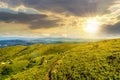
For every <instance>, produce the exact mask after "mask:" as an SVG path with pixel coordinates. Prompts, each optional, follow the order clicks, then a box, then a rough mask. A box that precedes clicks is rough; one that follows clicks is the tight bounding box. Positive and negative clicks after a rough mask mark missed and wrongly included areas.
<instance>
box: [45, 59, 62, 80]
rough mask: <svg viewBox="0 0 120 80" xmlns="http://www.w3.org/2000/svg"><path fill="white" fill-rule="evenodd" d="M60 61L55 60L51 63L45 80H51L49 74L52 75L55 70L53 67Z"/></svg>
mask: <svg viewBox="0 0 120 80" xmlns="http://www.w3.org/2000/svg"><path fill="white" fill-rule="evenodd" d="M59 60H60V59H57V60H56V61H55V62H53V64H52V65H51V66H50V68H49V70H48V74H47V77H46V80H52V79H51V75H52V74H51V73H52V70H53V69H54V68H55V65H56V64H57V63H58V61H59Z"/></svg>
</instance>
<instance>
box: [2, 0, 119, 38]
mask: <svg viewBox="0 0 120 80" xmlns="http://www.w3.org/2000/svg"><path fill="white" fill-rule="evenodd" d="M0 36H3V37H71V38H89V37H94V38H95V37H120V0H0Z"/></svg>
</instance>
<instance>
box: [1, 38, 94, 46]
mask: <svg viewBox="0 0 120 80" xmlns="http://www.w3.org/2000/svg"><path fill="white" fill-rule="evenodd" d="M91 41H95V40H93V39H73V38H39V39H25V38H24V39H13V40H11V39H10V40H9V39H7V40H0V48H2V47H6V46H15V45H25V46H28V45H32V44H37V43H40V44H53V43H54V44H55V43H85V42H91Z"/></svg>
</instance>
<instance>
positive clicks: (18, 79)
mask: <svg viewBox="0 0 120 80" xmlns="http://www.w3.org/2000/svg"><path fill="white" fill-rule="evenodd" d="M0 80H120V39H114V40H105V41H99V42H92V43H85V44H77V43H76V44H72V43H71V44H67V43H62V44H35V45H32V46H28V47H27V46H13V47H6V48H1V49H0Z"/></svg>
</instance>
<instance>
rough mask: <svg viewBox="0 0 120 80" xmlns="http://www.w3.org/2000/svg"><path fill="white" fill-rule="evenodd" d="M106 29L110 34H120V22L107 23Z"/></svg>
mask: <svg viewBox="0 0 120 80" xmlns="http://www.w3.org/2000/svg"><path fill="white" fill-rule="evenodd" d="M104 31H105V32H106V33H108V34H120V22H119V23H117V24H115V25H107V26H106V27H105V28H104Z"/></svg>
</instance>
